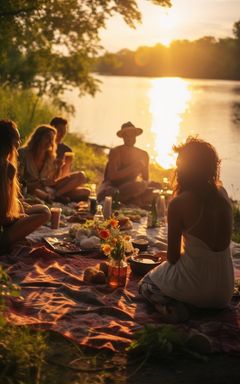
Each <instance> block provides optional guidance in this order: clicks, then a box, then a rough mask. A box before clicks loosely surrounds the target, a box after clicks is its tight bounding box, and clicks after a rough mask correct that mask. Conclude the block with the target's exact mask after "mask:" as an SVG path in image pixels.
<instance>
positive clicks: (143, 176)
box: [142, 152, 149, 181]
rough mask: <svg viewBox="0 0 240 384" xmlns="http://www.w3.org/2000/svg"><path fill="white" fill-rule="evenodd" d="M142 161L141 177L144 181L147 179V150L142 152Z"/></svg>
mask: <svg viewBox="0 0 240 384" xmlns="http://www.w3.org/2000/svg"><path fill="white" fill-rule="evenodd" d="M143 155H144V156H143V161H142V178H143V180H145V181H148V180H149V156H148V154H147V152H144V154H143Z"/></svg>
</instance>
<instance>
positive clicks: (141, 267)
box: [129, 253, 162, 276]
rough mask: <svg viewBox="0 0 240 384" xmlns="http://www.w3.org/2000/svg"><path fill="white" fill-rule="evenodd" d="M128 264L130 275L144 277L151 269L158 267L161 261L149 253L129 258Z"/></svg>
mask: <svg viewBox="0 0 240 384" xmlns="http://www.w3.org/2000/svg"><path fill="white" fill-rule="evenodd" d="M129 262H130V267H131V270H132V273H134V274H135V275H138V276H144V275H146V273H148V272H149V271H151V269H153V268H155V267H156V266H158V265H160V264H161V262H162V259H161V257H158V256H155V255H154V254H151V253H139V254H138V255H137V256H131V257H130V258H129Z"/></svg>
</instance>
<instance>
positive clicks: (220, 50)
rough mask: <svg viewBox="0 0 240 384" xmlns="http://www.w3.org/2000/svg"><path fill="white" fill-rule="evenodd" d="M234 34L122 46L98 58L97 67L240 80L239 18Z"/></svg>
mask: <svg viewBox="0 0 240 384" xmlns="http://www.w3.org/2000/svg"><path fill="white" fill-rule="evenodd" d="M233 34H234V37H233V38H224V39H216V38H214V37H212V36H205V37H202V38H200V39H198V40H194V41H189V40H175V41H173V42H172V43H171V45H170V46H169V47H166V46H164V45H162V44H157V45H155V46H154V47H146V46H144V47H139V48H138V49H137V50H136V51H131V50H129V49H122V50H121V51H119V52H117V53H115V54H113V53H108V52H107V53H105V55H104V56H102V57H100V58H99V61H98V63H97V66H96V71H98V72H99V73H100V74H107V75H121V76H181V77H187V78H205V79H231V80H240V21H238V22H236V23H235V24H234V26H233Z"/></svg>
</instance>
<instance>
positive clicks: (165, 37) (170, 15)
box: [159, 8, 178, 46]
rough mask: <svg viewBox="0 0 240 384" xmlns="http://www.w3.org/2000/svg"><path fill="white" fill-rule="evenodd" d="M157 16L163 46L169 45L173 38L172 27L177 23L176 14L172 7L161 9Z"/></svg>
mask: <svg viewBox="0 0 240 384" xmlns="http://www.w3.org/2000/svg"><path fill="white" fill-rule="evenodd" d="M161 11H162V12H161V14H160V16H159V28H160V31H161V36H160V40H161V43H162V44H164V45H165V46H169V45H170V44H171V42H172V40H173V34H174V29H175V27H176V26H177V24H178V15H177V14H176V13H175V11H174V9H173V8H171V9H168V10H166V11H164V10H161Z"/></svg>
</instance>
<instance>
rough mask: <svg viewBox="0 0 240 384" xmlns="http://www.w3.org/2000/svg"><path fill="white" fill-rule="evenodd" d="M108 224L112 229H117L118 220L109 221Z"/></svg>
mask: <svg viewBox="0 0 240 384" xmlns="http://www.w3.org/2000/svg"><path fill="white" fill-rule="evenodd" d="M109 224H110V226H111V227H112V228H117V227H118V224H119V221H118V220H115V219H111V220H110V223H109Z"/></svg>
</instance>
